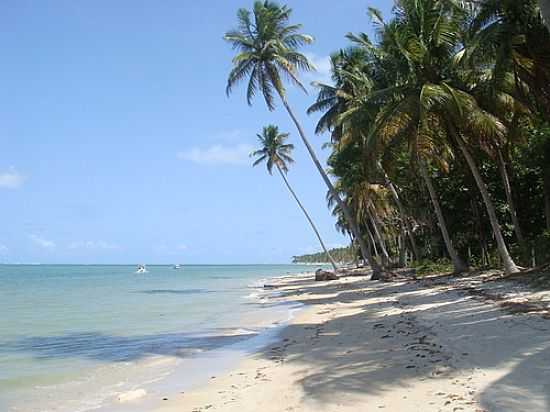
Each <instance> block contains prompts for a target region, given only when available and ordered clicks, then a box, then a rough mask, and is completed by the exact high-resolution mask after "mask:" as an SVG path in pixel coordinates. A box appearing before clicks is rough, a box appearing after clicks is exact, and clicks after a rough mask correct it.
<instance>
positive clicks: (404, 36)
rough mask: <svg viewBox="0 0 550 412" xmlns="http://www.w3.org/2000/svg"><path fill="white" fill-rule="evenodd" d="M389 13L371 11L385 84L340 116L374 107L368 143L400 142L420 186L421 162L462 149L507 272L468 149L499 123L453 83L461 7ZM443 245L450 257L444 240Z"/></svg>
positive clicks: (495, 131) (408, 0)
mask: <svg viewBox="0 0 550 412" xmlns="http://www.w3.org/2000/svg"><path fill="white" fill-rule="evenodd" d="M395 13H396V17H395V18H394V19H393V20H391V21H390V22H389V23H385V22H384V21H383V20H382V18H381V17H380V14H379V13H377V12H373V15H374V16H375V17H376V21H377V22H378V26H379V37H380V38H381V41H380V47H379V48H378V49H379V50H378V51H377V52H376V54H375V56H374V58H376V59H378V60H380V61H381V64H380V65H379V66H381V69H379V71H380V70H382V71H383V70H384V69H385V68H387V67H391V68H393V82H387V83H389V84H387V85H386V87H378V88H376V89H374V90H373V91H372V92H371V93H369V94H368V95H367V96H366V97H365V98H363V101H362V102H359V103H360V104H358V105H357V106H356V107H355V108H354V109H353V110H351V109H350V110H348V113H345V114H344V115H342V116H341V117H346V116H352V115H355V113H356V112H357V111H359V110H361V108H366V109H367V110H369V109H372V107H373V106H375V111H376V112H377V113H376V119H375V121H374V122H373V125H372V126H371V127H370V128H369V129H370V130H369V141H370V142H371V147H374V148H376V147H377V146H380V143H381V145H382V146H383V147H386V148H387V147H390V148H391V147H392V146H393V145H395V144H396V142H398V141H402V142H403V141H406V142H407V143H408V146H409V148H411V149H412V152H413V153H412V158H413V159H419V165H420V170H421V172H422V175H423V177H424V179H425V180H426V184H427V185H428V181H427V179H426V176H428V177H429V174H427V173H425V172H424V170H423V166H424V164H425V163H426V161H427V160H432V162H433V161H434V160H435V161H438V160H439V159H437V158H436V156H437V153H436V151H437V150H441V149H444V150H446V151H449V152H454V151H458V152H460V153H462V155H463V156H464V158H465V160H466V163H467V164H468V166H469V168H470V170H471V173H472V175H473V177H474V179H475V182H476V184H477V186H478V189H479V191H480V193H481V195H482V199H483V202H484V204H485V207H486V210H487V214H488V217H489V220H490V223H491V227H492V229H493V233H494V236H495V240H496V243H497V248H498V251H499V254H500V256H501V259H502V262H503V266H504V269H505V271H506V272H507V273H513V272H517V271H518V270H519V269H518V268H517V266H516V265H515V263H514V261H513V259H512V258H511V256H510V253H509V251H508V248H507V246H506V243H505V242H504V237H503V235H502V231H501V228H500V225H499V222H498V219H497V216H496V212H495V207H494V204H493V202H492V199H491V196H490V194H489V192H488V190H487V186H486V184H485V182H484V181H483V179H482V177H481V174H480V172H479V169H478V167H477V165H476V162H475V160H474V158H473V156H472V154H471V149H472V147H476V146H477V145H479V143H481V142H482V141H483V140H493V141H496V140H500V139H501V138H502V135H503V133H504V130H505V127H504V125H503V124H502V122H500V121H499V120H498V119H497V118H496V117H494V116H492V115H491V114H489V113H488V112H486V111H485V110H483V109H482V108H481V107H480V106H479V105H478V104H477V101H476V100H475V98H474V97H473V96H471V95H470V94H468V93H467V91H465V90H463V89H462V88H461V86H462V85H461V82H460V81H459V80H457V76H456V70H457V69H456V64H455V59H454V58H453V57H454V55H455V52H456V50H457V48H458V47H459V46H460V44H461V43H460V41H461V36H460V34H461V27H462V26H463V25H464V21H465V16H464V14H463V11H462V9H460V8H458V7H457V6H456V4H455V3H454V2H452V1H439V0H423V1H416V0H397V1H396V6H395ZM350 38H351V39H352V40H353V41H355V42H356V43H358V44H359V45H363V46H364V47H365V48H366V49H367V50H371V49H373V48H374V46H373V45H372V44H371V43H370V42H369V41H368V37H367V36H366V35H360V36H350ZM388 61H389V62H388ZM374 76H375V77H376V76H377V73H375V75H374ZM391 76H392V73H391V72H390V73H388V72H387V70H386V73H384V77H383V78H386V79H387V78H388V77H389V78H390V80H391ZM472 137H475V139H474V138H472ZM431 197H432V200H433V198H434V197H433V196H431ZM434 206H435V202H434ZM436 209H437V208H436ZM439 217H440V216H439V213H438V218H439ZM439 220H440V222H439V223H440V226H441V228H442V229H443V225H442V223H443V222H442V220H441V219H439ZM444 236H445V235H444ZM446 244H447V248H448V250H449V252H450V255H451V257H453V253H451V248H450V247H449V246H452V245H450V244H449V242H448V241H447V239H446ZM454 254H455V255H456V253H454ZM453 260H454V259H453ZM457 263H458V262H457ZM455 270H456V264H455Z"/></svg>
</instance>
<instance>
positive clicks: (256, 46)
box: [224, 0, 380, 273]
mask: <svg viewBox="0 0 550 412" xmlns="http://www.w3.org/2000/svg"><path fill="white" fill-rule="evenodd" d="M291 13H292V10H291V9H290V8H288V7H286V6H280V5H278V4H277V3H275V2H273V1H269V0H266V1H256V2H254V6H253V10H252V12H250V11H249V10H247V9H239V11H238V12H237V18H238V27H237V29H235V30H231V31H229V32H227V33H226V34H225V36H224V39H225V40H226V41H227V42H229V43H231V45H232V46H233V48H234V49H235V50H237V51H238V54H237V55H236V56H235V57H234V58H233V68H232V70H231V72H230V73H229V77H228V80H227V88H226V92H227V94H230V93H231V91H232V90H233V88H234V86H236V85H237V84H238V83H240V82H241V81H243V80H245V78H248V86H247V92H246V98H247V102H248V104H249V105H251V104H252V100H253V98H254V96H255V95H256V93H258V92H260V93H261V94H262V95H263V97H264V99H265V102H266V104H267V107H268V108H269V110H275V94H277V95H278V96H279V98H280V99H281V101H282V103H283V106H284V107H285V109H286V110H287V112H288V114H289V115H290V117H291V119H292V121H293V122H294V124H295V125H296V128H297V129H298V133H299V135H300V137H301V139H302V141H303V143H304V145H305V146H306V149H307V151H308V152H309V155H310V156H311V159H312V160H313V163H314V164H315V166H316V167H317V169H318V171H319V173H320V175H321V177H322V178H323V180H324V182H325V184H326V185H327V187H328V189H329V191H330V192H331V193H333V196H334V198H335V200H336V202H337V203H338V205H339V206H340V207H341V209H342V212H343V213H344V216H345V218H346V220H347V221H348V224H349V227H350V229H351V231H352V233H353V235H354V237H355V239H357V242H358V244H359V247H360V249H361V253H362V255H363V258H364V259H365V260H366V261H367V262H368V263H369V264H370V265H371V267H372V269H373V271H374V272H375V273H378V272H380V267H379V266H378V265H377V263H376V262H375V261H373V260H372V257H371V255H370V251H369V249H368V247H367V245H366V243H365V241H364V239H363V237H362V235H361V233H360V231H359V228H358V226H357V222H355V220H354V218H353V215H352V214H351V212H350V211H349V208H348V207H347V205H346V204H345V203H344V202H343V201H342V199H341V198H340V197H339V196H338V194H337V193H336V191H335V190H334V186H333V184H332V182H331V180H330V179H329V177H328V176H327V173H326V172H325V170H324V169H323V166H322V165H321V162H320V161H319V159H318V158H317V155H316V154H315V151H314V150H313V147H312V146H311V144H310V143H309V141H308V139H307V137H306V135H305V132H304V129H303V128H302V125H301V124H300V122H299V121H298V118H297V117H296V115H295V114H294V112H293V111H292V109H291V107H290V105H289V104H288V101H287V97H286V88H285V86H284V82H283V78H286V79H288V80H289V81H290V82H291V83H293V84H294V85H295V86H297V87H298V88H300V89H302V90H303V91H304V92H306V89H305V87H304V86H303V84H302V83H301V82H300V80H299V78H298V71H299V70H304V71H311V70H313V69H314V67H313V66H312V64H311V63H310V62H309V60H308V59H307V57H305V56H304V55H303V54H302V53H300V52H299V51H298V49H299V48H300V47H301V46H303V45H306V44H310V43H312V42H313V38H312V37H311V36H308V35H306V34H302V33H300V29H301V28H302V26H301V25H299V24H289V19H290V15H291Z"/></svg>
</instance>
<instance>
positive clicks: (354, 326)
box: [151, 274, 550, 412]
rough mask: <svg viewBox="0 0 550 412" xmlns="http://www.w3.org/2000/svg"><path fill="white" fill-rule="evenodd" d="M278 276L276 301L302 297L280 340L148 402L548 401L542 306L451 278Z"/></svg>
mask: <svg viewBox="0 0 550 412" xmlns="http://www.w3.org/2000/svg"><path fill="white" fill-rule="evenodd" d="M484 281H485V280H483V279H482V280H480V279H478V278H475V279H473V282H474V283H475V282H478V283H479V282H484ZM269 283H270V285H274V286H276V287H275V288H273V289H270V291H276V294H275V295H273V296H272V297H270V298H269V300H270V301H271V302H273V303H278V302H287V303H292V302H296V303H302V304H304V305H305V307H304V308H303V309H301V310H300V312H299V313H298V314H297V316H295V317H294V318H293V319H292V320H291V321H290V322H289V323H288V324H287V325H286V326H285V327H283V328H282V330H281V332H280V333H279V334H278V336H277V339H276V340H275V341H274V342H272V343H270V344H269V345H268V346H266V347H264V348H263V349H260V350H259V351H258V352H256V353H254V354H252V355H249V356H247V357H246V358H245V359H244V360H242V361H241V362H240V363H239V364H238V365H237V367H235V368H233V369H232V370H230V371H227V372H225V373H223V374H220V375H219V376H215V377H213V378H211V379H210V381H209V382H208V383H207V384H206V385H202V386H198V387H194V388H192V389H191V390H189V391H183V392H182V393H178V394H177V395H175V396H170V397H168V398H164V399H165V400H162V401H159V402H158V404H157V405H156V407H155V408H153V409H151V410H154V411H155V412H176V411H178V412H179V411H193V412H199V411H200V412H202V411H215V410H220V411H245V412H246V411H250V412H252V411H258V410H262V411H266V412H275V411H305V412H308V411H311V412H313V411H343V412H348V411H349V412H351V411H357V410H391V411H394V410H395V411H401V410H407V411H419V412H420V411H422V412H424V411H453V412H454V411H472V412H481V411H500V410H502V411H504V410H505V411H518V412H519V411H523V410H532V411H541V412H542V411H548V410H550V370H549V369H548V368H547V367H546V366H545V365H548V364H550V320H548V319H545V318H544V317H543V316H541V314H540V313H522V314H517V313H515V314H514V313H511V310H510V308H508V307H505V306H502V305H500V304H499V303H497V302H496V301H495V300H491V299H488V298H487V296H488V295H484V298H480V296H479V294H477V296H476V294H473V293H468V292H467V287H468V284H469V283H468V282H466V283H464V282H461V283H459V284H457V285H455V284H453V281H452V280H449V281H447V280H445V278H442V277H441V278H439V277H438V278H433V279H432V278H429V279H426V280H419V281H398V282H392V283H382V282H376V281H369V280H366V278H364V277H362V278H359V277H349V278H341V279H339V280H337V281H332V282H314V281H313V275H311V274H309V275H308V276H301V277H294V276H290V277H283V278H278V279H272V280H270V282H269ZM470 283H471V282H470ZM465 285H466V286H465ZM506 285H507V286H510V284H509V283H507V284H506ZM506 285H505V286H506ZM492 286H495V287H494V290H495V291H499V290H502V289H506V288H504V287H503V285H501V284H499V283H498V282H497V283H494V284H492ZM508 289H510V288H508ZM514 290H515V289H514V288H512V292H510V291H509V290H508V293H512V294H514V292H513V291H514ZM516 295H518V296H521V299H523V298H524V297H525V292H524V291H520V292H518V293H516ZM516 295H514V296H511V297H509V298H510V299H512V300H513V299H516V300H517V296H516ZM499 296H502V294H501V295H499ZM545 296H546V297H547V298H548V297H549V296H548V294H546V295H545ZM548 307H550V305H549V306H548ZM544 316H546V315H544Z"/></svg>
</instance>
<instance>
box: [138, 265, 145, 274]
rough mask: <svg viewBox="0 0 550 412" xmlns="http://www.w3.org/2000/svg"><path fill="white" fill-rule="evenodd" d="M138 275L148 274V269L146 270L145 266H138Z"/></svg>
mask: <svg viewBox="0 0 550 412" xmlns="http://www.w3.org/2000/svg"><path fill="white" fill-rule="evenodd" d="M136 273H147V269H146V268H145V265H138V267H137V270H136Z"/></svg>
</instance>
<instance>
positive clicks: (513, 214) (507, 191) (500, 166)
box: [497, 149, 525, 246]
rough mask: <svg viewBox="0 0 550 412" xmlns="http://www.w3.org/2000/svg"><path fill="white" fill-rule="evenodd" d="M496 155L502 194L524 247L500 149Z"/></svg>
mask: <svg viewBox="0 0 550 412" xmlns="http://www.w3.org/2000/svg"><path fill="white" fill-rule="evenodd" d="M497 155H498V169H499V170H500V176H501V177H502V184H503V185H504V193H505V194H506V201H507V202H508V207H509V208H510V216H511V218H512V225H513V226H514V232H515V234H516V237H517V239H518V242H519V243H520V245H522V246H525V239H524V237H523V233H522V231H521V227H520V225H519V220H518V215H517V211H516V205H515V202H514V197H513V196H512V185H511V184H510V178H509V177H508V171H507V170H506V162H505V161H504V157H503V156H502V152H501V150H500V149H497Z"/></svg>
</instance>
